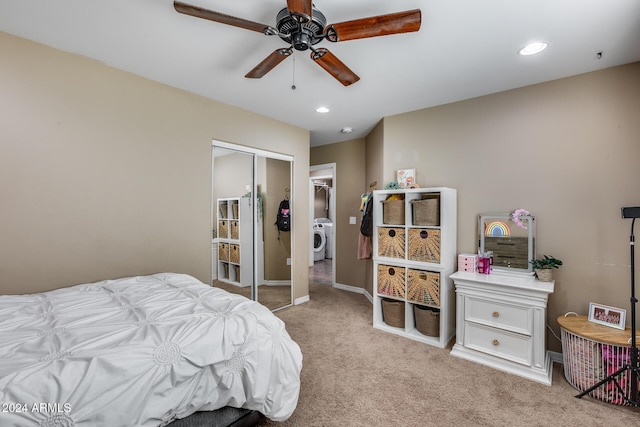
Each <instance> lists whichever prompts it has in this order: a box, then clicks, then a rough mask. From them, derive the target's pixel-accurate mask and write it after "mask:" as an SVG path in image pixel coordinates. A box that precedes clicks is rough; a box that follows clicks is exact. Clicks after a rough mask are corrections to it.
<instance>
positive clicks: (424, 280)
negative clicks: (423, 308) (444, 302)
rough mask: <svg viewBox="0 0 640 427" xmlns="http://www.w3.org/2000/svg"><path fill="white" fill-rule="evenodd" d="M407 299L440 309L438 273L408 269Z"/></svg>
mask: <svg viewBox="0 0 640 427" xmlns="http://www.w3.org/2000/svg"><path fill="white" fill-rule="evenodd" d="M407 299H408V300H411V301H415V302H419V303H422V304H429V305H435V306H438V307H440V273H434V272H431V271H422V270H414V269H412V268H409V269H408V270H407Z"/></svg>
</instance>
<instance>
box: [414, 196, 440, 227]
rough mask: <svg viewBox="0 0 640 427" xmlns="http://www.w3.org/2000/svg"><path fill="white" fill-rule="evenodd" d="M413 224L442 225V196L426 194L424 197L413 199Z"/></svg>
mask: <svg viewBox="0 0 640 427" xmlns="http://www.w3.org/2000/svg"><path fill="white" fill-rule="evenodd" d="M411 207H412V214H413V216H412V218H413V225H430V226H436V227H437V226H439V225H440V197H439V196H438V195H436V194H433V195H425V196H423V198H422V199H418V200H411Z"/></svg>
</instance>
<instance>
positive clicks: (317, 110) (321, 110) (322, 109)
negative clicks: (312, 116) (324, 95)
mask: <svg viewBox="0 0 640 427" xmlns="http://www.w3.org/2000/svg"><path fill="white" fill-rule="evenodd" d="M316 112H318V113H328V112H329V109H328V108H327V107H318V108H316Z"/></svg>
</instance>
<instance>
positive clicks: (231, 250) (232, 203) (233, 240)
mask: <svg viewBox="0 0 640 427" xmlns="http://www.w3.org/2000/svg"><path fill="white" fill-rule="evenodd" d="M216 202H217V207H218V209H217V222H216V224H217V225H218V230H217V237H216V239H214V241H213V243H214V249H215V248H216V246H217V249H216V252H214V256H215V255H216V254H217V257H216V258H214V261H213V262H214V268H213V269H212V272H215V274H212V279H213V280H220V281H222V282H226V283H231V284H233V285H237V286H250V285H251V283H252V282H253V269H252V266H253V250H252V249H253V236H252V230H253V212H252V209H251V200H250V199H249V198H247V197H234V198H224V199H217V201H216Z"/></svg>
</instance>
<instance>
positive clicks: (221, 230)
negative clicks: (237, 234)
mask: <svg viewBox="0 0 640 427" xmlns="http://www.w3.org/2000/svg"><path fill="white" fill-rule="evenodd" d="M218 237H219V238H221V239H228V238H229V221H227V220H220V221H218Z"/></svg>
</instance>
